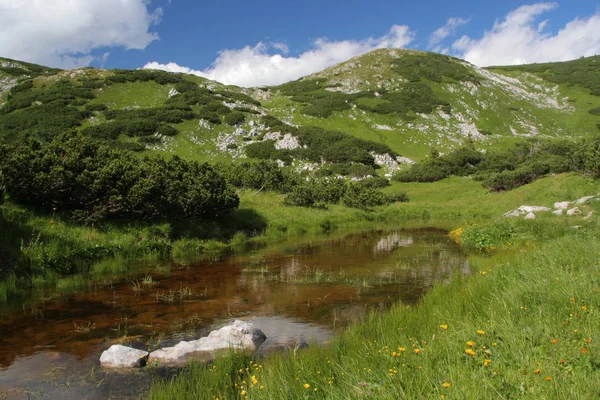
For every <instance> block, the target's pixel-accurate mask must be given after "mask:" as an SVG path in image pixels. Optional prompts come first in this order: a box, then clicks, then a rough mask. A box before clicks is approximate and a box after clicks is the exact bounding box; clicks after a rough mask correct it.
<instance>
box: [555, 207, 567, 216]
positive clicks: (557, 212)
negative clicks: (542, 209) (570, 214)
mask: <svg viewBox="0 0 600 400" xmlns="http://www.w3.org/2000/svg"><path fill="white" fill-rule="evenodd" d="M564 212H565V210H563V209H562V208H559V209H558V210H555V211H552V214H554V215H563V214H564Z"/></svg>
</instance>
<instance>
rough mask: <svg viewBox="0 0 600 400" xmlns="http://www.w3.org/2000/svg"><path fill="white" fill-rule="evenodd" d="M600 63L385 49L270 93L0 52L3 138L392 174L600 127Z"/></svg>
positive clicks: (0, 134)
mask: <svg viewBox="0 0 600 400" xmlns="http://www.w3.org/2000/svg"><path fill="white" fill-rule="evenodd" d="M599 65H600V57H599V56H596V57H590V58H585V59H580V60H574V61H570V62H564V63H550V64H534V65H525V66H517V67H493V68H487V69H482V68H478V67H476V66H474V65H472V64H469V63H467V62H466V61H463V60H459V59H456V58H453V57H449V56H445V55H441V54H435V53H427V52H420V51H413V50H398V49H391V50H389V49H382V50H376V51H373V52H371V53H368V54H365V55H362V56H359V57H356V58H353V59H351V60H349V61H346V62H344V63H341V64H338V65H336V66H333V67H331V68H328V69H326V70H324V71H321V72H318V73H316V74H313V75H310V76H307V77H304V78H302V79H299V80H297V81H294V82H289V83H286V84H283V85H280V86H275V87H262V88H251V89H245V88H239V87H234V86H226V85H223V84H220V83H218V82H214V81H209V80H206V79H203V78H199V77H196V76H191V75H184V74H172V73H166V72H162V71H149V70H135V71H127V70H100V69H93V68H84V69H77V70H71V71H62V70H58V69H52V68H46V67H42V66H38V65H34V64H29V63H23V62H19V61H15V60H8V59H0V139H1V140H4V141H8V142H11V141H13V142H14V141H18V140H22V138H24V137H25V136H35V137H39V138H42V139H43V140H50V139H51V138H52V137H53V136H55V135H58V134H60V133H62V132H64V131H66V130H80V131H82V132H84V133H85V134H87V135H91V136H94V137H97V138H99V139H102V140H106V141H108V142H110V143H113V144H114V145H115V146H118V147H122V148H126V149H130V150H134V151H138V152H159V153H165V154H177V155H179V156H181V157H183V158H188V159H195V160H201V161H206V160H211V161H227V160H231V159H232V158H245V157H247V155H250V156H253V157H255V158H271V159H277V160H280V162H286V163H288V164H289V163H293V164H295V165H296V166H297V167H298V168H314V166H315V164H317V163H319V162H320V161H323V160H325V161H329V162H332V163H362V164H365V165H369V164H372V163H373V162H376V163H378V164H384V165H385V166H386V167H387V168H388V169H393V168H396V167H397V164H398V163H400V164H402V163H405V162H410V160H411V159H412V160H420V159H422V158H424V157H425V156H426V155H427V154H429V152H430V150H431V148H437V149H438V150H440V151H441V152H447V151H449V150H451V149H453V148H455V147H457V146H459V145H461V144H463V143H464V142H466V141H468V140H472V141H474V143H475V144H476V145H477V146H478V147H481V148H484V149H485V148H504V147H507V146H510V145H511V144H513V143H515V142H517V141H520V140H523V139H524V138H531V137H534V138H566V139H574V138H577V137H585V136H589V135H592V134H594V133H596V132H597V131H598V126H597V125H598V124H599V121H600V116H599V115H600V97H599V95H600V87H599V85H600V83H599V82H600V69H599V67H598V66H599Z"/></svg>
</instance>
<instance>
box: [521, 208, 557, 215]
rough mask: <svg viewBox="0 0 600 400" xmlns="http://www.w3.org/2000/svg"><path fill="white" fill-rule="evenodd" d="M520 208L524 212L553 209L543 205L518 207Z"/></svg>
mask: <svg viewBox="0 0 600 400" xmlns="http://www.w3.org/2000/svg"><path fill="white" fill-rule="evenodd" d="M518 210H519V211H520V212H522V213H523V214H525V213H536V212H547V211H552V210H551V209H550V208H548V207H542V206H521V207H519V208H518Z"/></svg>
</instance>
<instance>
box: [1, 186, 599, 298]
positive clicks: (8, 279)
mask: <svg viewBox="0 0 600 400" xmlns="http://www.w3.org/2000/svg"><path fill="white" fill-rule="evenodd" d="M385 191H386V192H388V193H397V192H406V193H407V194H408V197H409V199H410V201H409V202H408V203H395V204H392V205H389V206H385V207H379V208H376V209H375V210H372V211H361V210H355V209H349V208H347V207H344V206H341V205H332V206H330V207H329V208H328V209H326V210H321V209H308V208H303V207H285V206H283V196H282V195H278V194H276V193H272V192H258V193H257V192H256V191H251V190H243V191H240V192H239V195H240V200H241V204H240V210H239V211H238V214H239V215H238V216H233V218H232V220H231V221H229V222H226V223H225V224H222V226H220V227H218V226H213V225H207V226H206V227H201V226H195V227H194V229H188V228H187V227H183V228H182V227H175V226H172V225H169V224H164V223H163V224H139V225H126V226H119V225H106V226H99V227H89V226H88V227H86V226H79V225H72V224H70V223H69V221H67V220H64V221H63V220H62V219H61V218H60V215H57V214H56V213H54V212H53V213H51V214H41V213H39V212H38V213H33V212H31V211H26V210H24V209H23V208H21V207H18V206H16V205H14V204H11V203H6V204H4V205H2V206H1V207H0V209H1V210H2V213H3V216H4V217H3V221H4V222H3V223H4V224H7V226H5V228H6V229H8V230H10V229H16V228H14V226H19V229H18V230H17V231H14V232H13V234H11V235H10V236H11V238H12V239H10V238H8V237H7V238H6V239H7V240H9V239H10V242H9V243H7V244H6V247H7V248H9V251H8V253H9V254H12V255H11V257H13V258H14V257H18V254H21V257H20V258H19V259H18V261H15V262H16V264H17V268H16V269H15V270H14V271H12V274H11V271H6V272H4V271H3V272H4V276H5V278H3V279H2V280H0V282H2V283H1V284H0V301H1V302H6V301H7V300H8V299H9V297H14V296H15V295H19V294H22V295H24V294H25V290H26V289H27V288H29V287H36V288H53V287H57V286H58V285H60V286H61V287H62V288H65V287H74V288H76V287H77V286H78V285H79V286H81V285H82V283H81V282H70V281H65V282H62V281H61V278H67V279H68V277H69V276H71V275H73V274H75V275H84V276H86V279H87V280H92V281H93V280H105V279H107V278H110V277H118V278H122V277H125V276H128V275H133V274H139V273H144V272H147V273H152V271H154V270H155V268H157V267H156V265H159V266H160V265H164V262H162V261H163V260H164V261H169V260H174V261H175V262H177V263H180V264H186V263H190V262H193V261H197V260H200V259H209V260H210V259H212V260H215V259H219V258H221V257H223V256H224V255H226V254H231V253H239V252H243V251H245V250H246V249H247V248H248V246H257V245H266V244H273V243H276V242H285V241H289V240H293V241H297V240H298V238H299V237H302V236H307V237H308V236H318V235H327V234H331V233H333V232H338V233H339V232H349V231H364V230H370V229H386V228H392V229H395V228H398V227H404V228H411V227H423V226H436V227H440V228H445V229H448V230H450V229H453V228H455V227H456V226H464V225H473V224H477V223H481V222H485V221H489V220H490V219H491V218H496V217H497V216H498V215H501V214H503V213H505V212H507V211H509V210H513V209H515V208H518V207H519V206H521V205H541V206H549V207H551V206H552V204H553V203H554V202H556V201H565V200H574V199H577V198H580V197H583V196H586V195H590V194H596V193H598V192H600V186H599V185H598V183H597V182H596V181H594V180H592V179H588V178H584V177H581V176H578V175H576V174H563V175H558V176H557V177H556V179H554V178H552V177H546V178H543V179H540V180H538V181H536V182H534V183H532V184H530V185H526V186H523V187H521V188H517V189H515V190H512V191H510V192H501V193H490V192H488V191H486V190H485V189H484V188H483V187H482V186H481V184H480V183H479V182H475V181H473V180H471V179H469V178H449V179H446V180H443V181H440V182H436V183H433V184H428V183H397V182H394V183H393V184H392V186H391V187H389V188H386V189H385ZM248 210H253V211H252V213H250V214H248ZM547 218H550V222H549V223H552V220H553V219H552V217H546V216H543V215H540V219H541V220H544V219H547ZM252 219H256V220H257V221H261V223H260V224H254V223H250V222H249V221H251V220H252ZM561 221H564V223H565V224H567V226H568V225H569V224H571V225H574V224H576V223H579V222H575V221H576V220H573V219H564V218H563V219H562V220H561ZM0 222H2V221H0ZM227 224H229V225H230V226H229V227H228V228H224V226H226V225H227ZM253 226H254V228H253ZM244 227H245V228H244ZM175 228H176V229H175ZM240 228H241V229H240ZM174 229H175V230H176V231H177V232H181V236H179V234H177V235H175V234H174ZM240 230H241V231H240ZM230 231H231V232H232V233H231V236H229V234H228V232H230ZM236 231H237V232H238V233H237V234H235V236H234V235H233V232H236ZM198 234H201V235H203V236H198ZM205 235H214V236H213V238H210V236H205ZM531 235H535V232H534V233H531ZM15 237H17V238H19V237H20V238H22V241H21V239H19V240H13V239H14V238H15ZM10 249H12V250H10Z"/></svg>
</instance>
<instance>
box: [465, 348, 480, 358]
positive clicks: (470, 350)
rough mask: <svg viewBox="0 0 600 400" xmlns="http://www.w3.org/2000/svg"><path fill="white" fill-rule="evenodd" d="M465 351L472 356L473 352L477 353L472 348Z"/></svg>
mask: <svg viewBox="0 0 600 400" xmlns="http://www.w3.org/2000/svg"><path fill="white" fill-rule="evenodd" d="M465 353H467V354H468V355H470V356H474V355H475V354H477V353H475V352H474V351H473V349H465Z"/></svg>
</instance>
